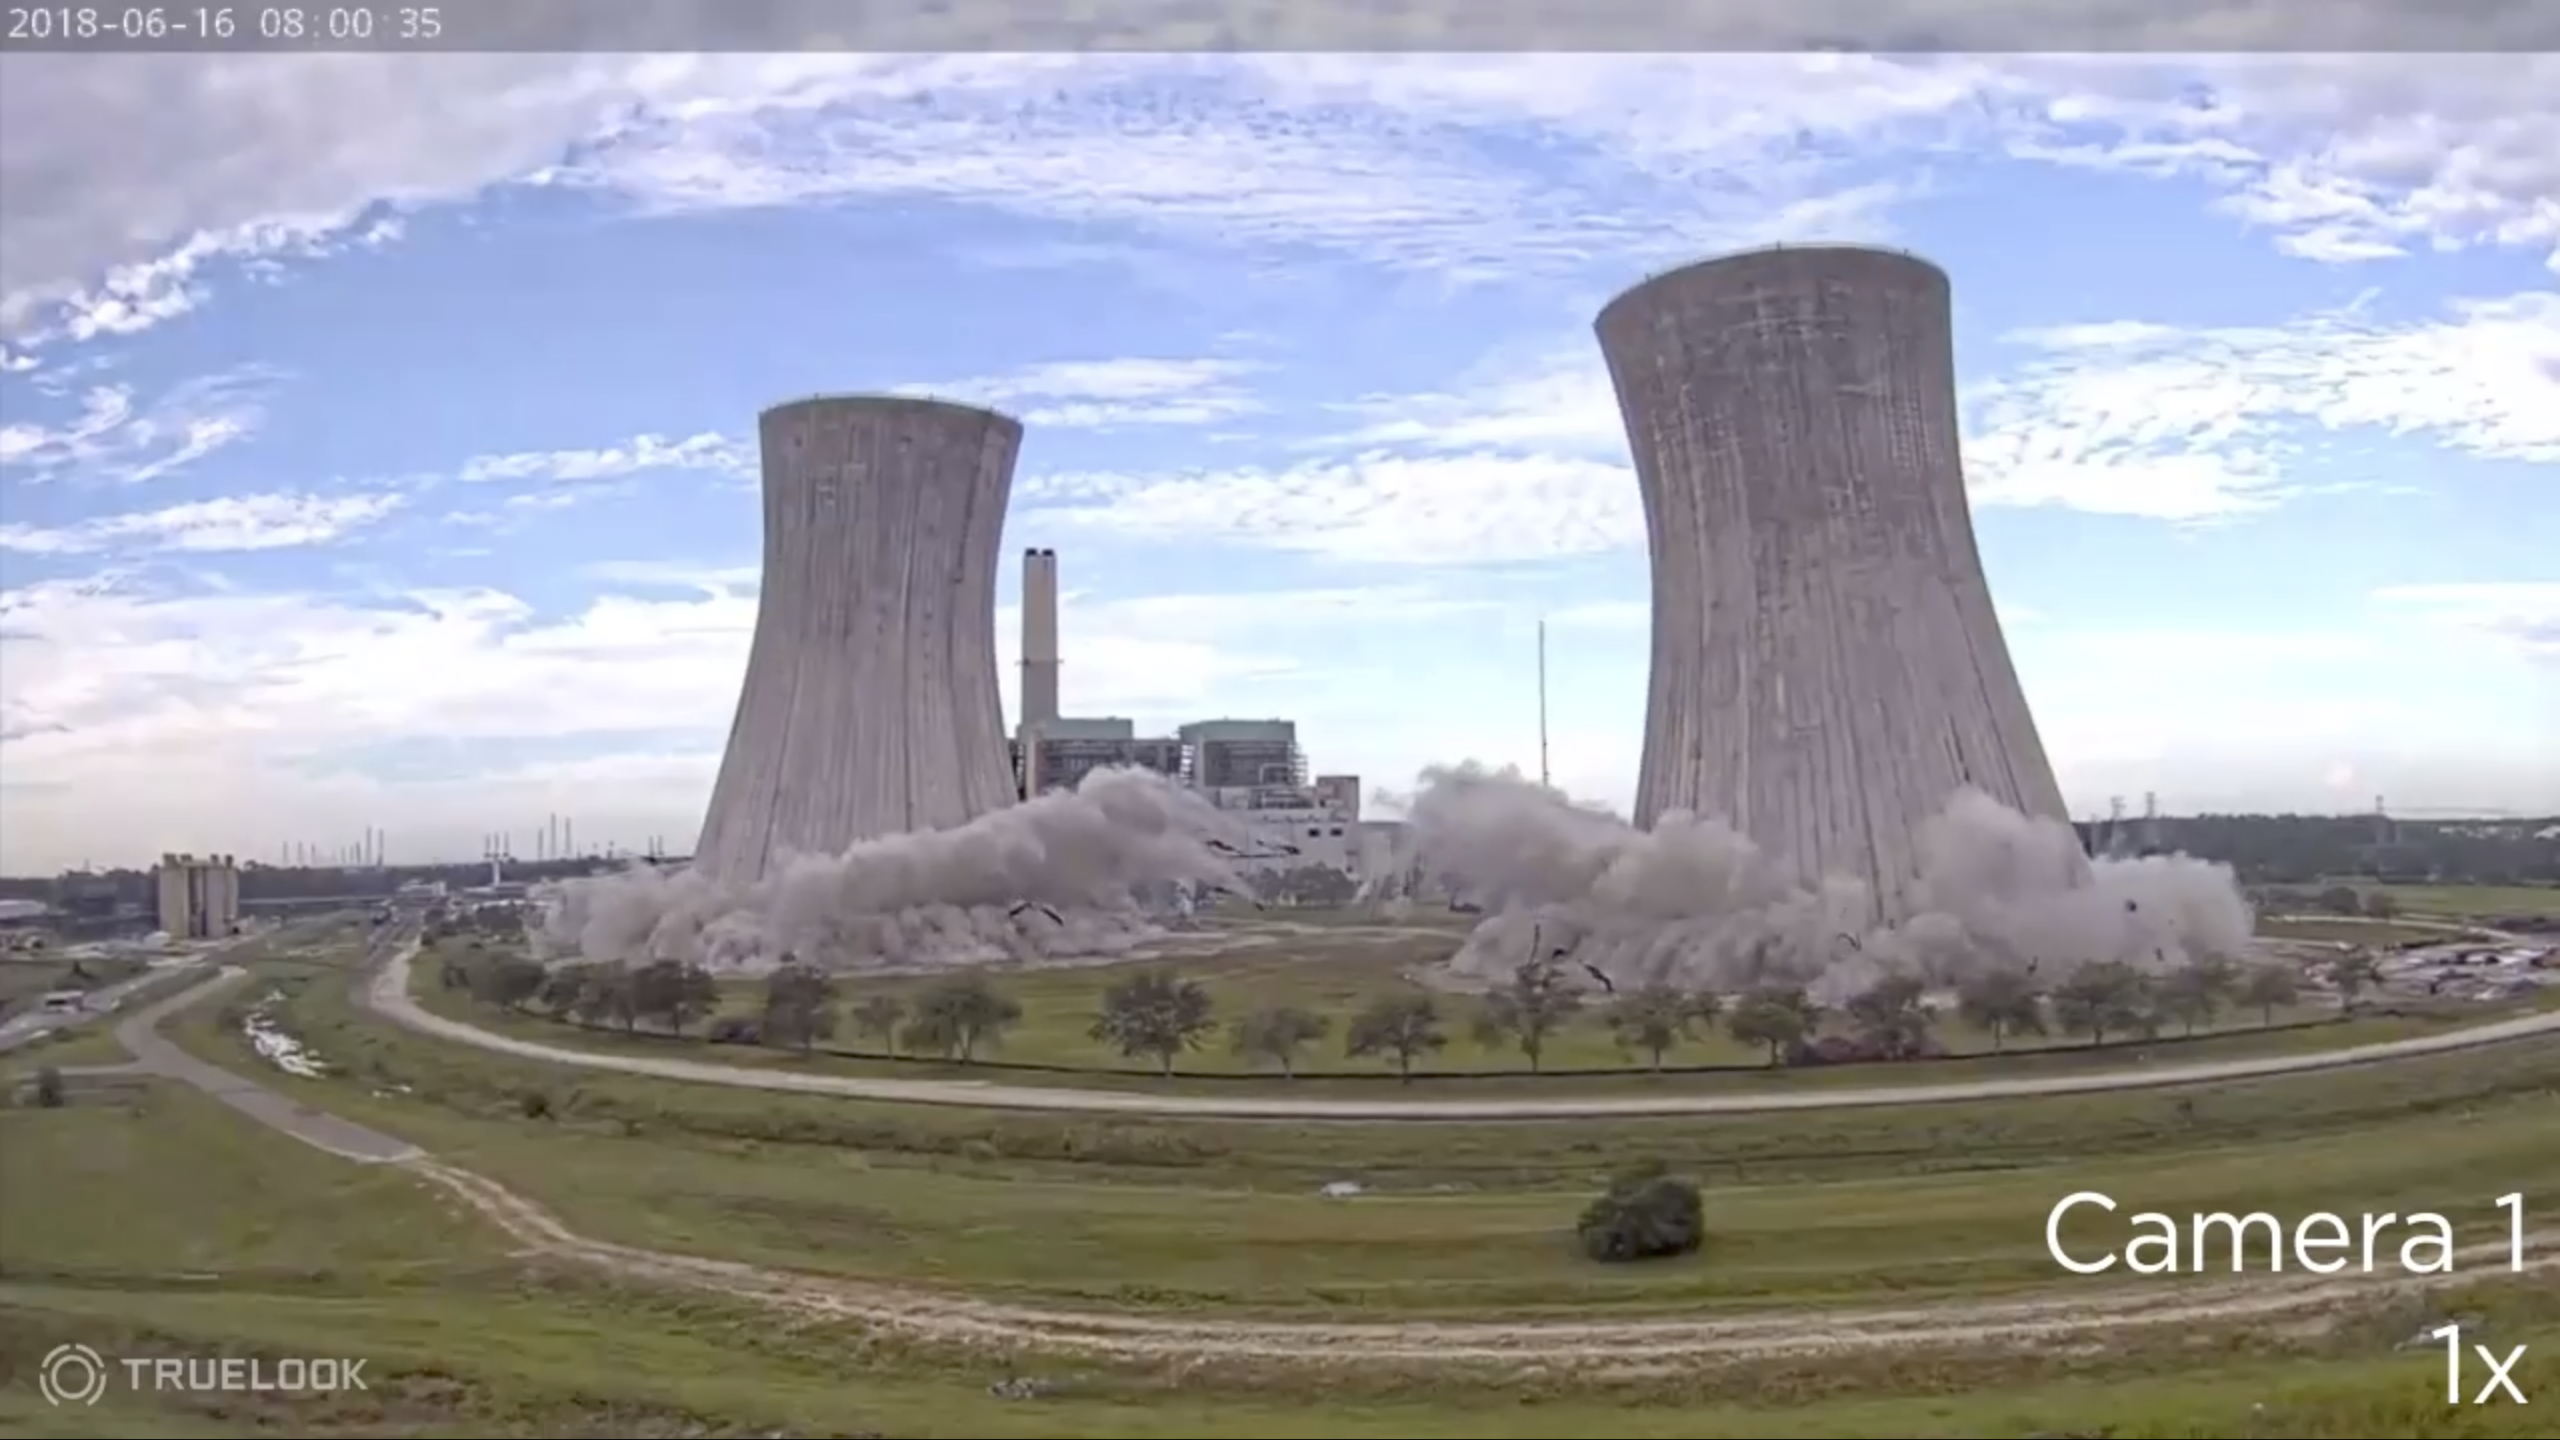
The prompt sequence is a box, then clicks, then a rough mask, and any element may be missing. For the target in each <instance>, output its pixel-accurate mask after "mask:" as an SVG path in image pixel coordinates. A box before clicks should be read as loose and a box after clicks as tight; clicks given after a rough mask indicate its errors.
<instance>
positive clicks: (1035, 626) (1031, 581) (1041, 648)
mask: <svg viewBox="0 0 2560 1440" xmlns="http://www.w3.org/2000/svg"><path fill="white" fill-rule="evenodd" d="M1057 718H1058V552H1057V551H1055V550H1025V551H1023V552H1022V726H1023V729H1024V731H1025V732H1026V733H1027V732H1029V731H1030V730H1031V729H1033V728H1034V727H1037V726H1041V725H1046V724H1048V723H1049V722H1050V721H1052V720H1055V719H1057Z"/></svg>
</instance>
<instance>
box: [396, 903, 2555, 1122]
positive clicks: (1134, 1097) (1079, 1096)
mask: <svg viewBox="0 0 2560 1440" xmlns="http://www.w3.org/2000/svg"><path fill="white" fill-rule="evenodd" d="M415 954H416V950H415V948H414V947H412V946H403V947H402V948H401V949H400V950H398V951H396V952H395V953H393V954H392V955H391V956H390V958H389V960H388V961H387V962H386V963H384V964H382V965H381V966H380V967H379V968H378V969H376V970H375V971H374V972H373V976H372V978H371V980H369V981H368V982H366V983H364V984H362V985H359V986H358V987H357V991H356V1000H357V1003H358V1004H359V1005H360V1006H361V1007H362V1008H364V1009H366V1010H370V1011H372V1012H373V1013H374V1014H376V1015H379V1016H381V1017H382V1018H384V1019H386V1020H390V1021H392V1022H394V1023H395V1024H398V1025H401V1026H404V1027H406V1028H407V1029H410V1030H414V1031H416V1032H417V1033H419V1034H421V1035H427V1036H432V1037H434V1038H436V1039H439V1040H450V1041H454V1042H456V1043H459V1044H463V1045H473V1046H477V1047H479V1048H480V1049H483V1050H490V1051H495V1052H497V1053H500V1054H504V1055H513V1056H517V1057H519V1058H521V1059H526V1060H540V1061H544V1062H547V1063H549V1064H554V1065H577V1066H583V1067H585V1068H587V1069H590V1070H612V1071H617V1072H620V1073H622V1074H626V1075H647V1076H653V1077H656V1078H658V1079H663V1080H685V1081H692V1082H695V1083H699V1084H705V1085H733V1086H737V1087H739V1088H742V1089H749V1090H790V1091H797V1092H800V1093H802V1094H811V1095H835V1096H840V1097H843V1098H845V1099H851V1100H879V1101H888V1102H892V1103H895V1104H902V1105H959V1106H967V1107H973V1108H976V1109H993V1110H1047V1111H1070V1112H1076V1113H1086V1114H1117V1115H1161V1116H1184V1117H1197V1118H1203V1119H1223V1120H1298V1121H1307V1120H1357V1121H1380V1120H1424V1121H1449V1120H1497V1121H1498V1120H1584V1119H1597V1118H1603V1117H1627V1116H1647V1115H1654V1116H1661V1115H1758V1114H1769V1113H1774V1112H1779V1111H1801V1110H1846V1109H1871V1108H1874V1107H1878V1106H1891V1105H1934V1104H1940V1103H1943V1102H1946V1101H1950V1100H1957V1101H1961V1100H2006V1099H2017V1098H2022V1097H2032V1096H2040V1095H2086V1094H2091V1093H2095V1092H2101V1091H2110V1090H2147V1089H2157V1088H2160V1087H2162V1086H2168V1085H2196V1084H2205V1083H2210V1082H2213V1081H2221V1080H2251V1079H2256V1078H2259V1077H2261V1076H2267V1075H2294V1074H2302V1073H2306V1072H2311V1071H2319V1070H2341V1069H2345V1068H2347V1067H2349V1066H2353V1065H2372V1064H2377V1063H2379V1062H2382V1061H2386V1060H2405V1059H2410V1058H2413V1057H2416V1056H2421V1055H2443V1054H2449V1053H2452V1052H2455V1051H2460V1050H2472V1049H2477V1048H2479V1047H2481V1046H2484V1045H2497V1044H2502V1043H2504V1042H2506V1041H2509V1040H2522V1039H2526V1038H2529V1037H2532V1036H2538V1035H2551V1034H2560V1011H2552V1012H2547V1013H2543V1014H2536V1015H2527V1016H2523V1017H2520V1018H2518V1019H2513V1020H2504V1021H2499V1022H2497V1023H2494V1024H2488V1025H2472V1026H2465V1027H2463V1028H2462V1029H2459V1030H2452V1031H2447V1032H2444V1033H2442V1034H2436V1035H2422V1036H2418V1037H2416V1038H2414V1039H2409V1040H2392V1041H2386V1042H2383V1043H2381V1044H2374V1045H2358V1046H2354V1047H2352V1048H2349V1049H2341V1050H2321V1051H2313V1052H2310V1053H2307V1054H2301V1055H2267V1056H2260V1057H2257V1058H2254V1059H2245V1060H2216V1061H2207V1062H2203V1063H2198V1064H2188V1065H2146V1066H2142V1067H2139V1068H2126V1069H2121V1070H2100V1071H2093V1072H2089V1073H2085V1074H2079V1075H2048V1076H2037V1077H2030V1078H2021V1079H2016V1080H1968V1081H1962V1082H1958V1083H1954V1084H1944V1085H1896V1086H1890V1087H1887V1086H1875V1087H1869V1088H1848V1087H1826V1088H1823V1089H1820V1090H1806V1091H1800V1092H1797V1093H1793V1094H1788V1093H1783V1092H1778V1093H1769V1092H1763V1093H1755V1094H1741V1095H1589V1096H1559V1097H1548V1098H1544V1099H1524V1098H1502V1099H1483V1100H1346V1099H1343V1098H1340V1097H1338V1096H1306V1097H1303V1098H1302V1097H1297V1096H1279V1095H1271V1096H1253V1095H1171V1094H1156V1093H1151V1092H1147V1091H1126V1090H1086V1089H1076V1088H1073V1087H1069V1086H1040V1085H1008V1084H1004V1083H1001V1082H997V1081H983V1080H897V1079H890V1078H887V1077H884V1076H868V1075H812V1074H804V1073H799V1072H795V1071H787V1070H757V1069H752V1068H748V1067H745V1066H738V1065H722V1064H716V1063H713V1062H710V1061H704V1060H678V1059H662V1058H660V1057H657V1056H653V1055H616V1054H608V1053H604V1052H601V1051H593V1050H576V1049H570V1048H568V1047H565V1046H560V1045H545V1044H543V1043H541V1042H540V1041H536V1040H523V1039H518V1038H517V1037H515V1036H512V1035H500V1034H497V1033H496V1032H494V1031H489V1030H483V1029H481V1028H480V1027H479V1026H477V1025H472V1024H469V1023H467V1022H464V1021H461V1020H455V1019H452V1018H449V1017H447V1016H443V1015H438V1014H436V1013H434V1012H433V1011H431V1010H428V1009H427V1008H425V1007H424V1006H422V1005H420V1004H419V1003H418V1002H417V1001H416V1000H415V999H413V998H411V996H410V994H409V962H410V961H411V959H412V958H414V956H415Z"/></svg>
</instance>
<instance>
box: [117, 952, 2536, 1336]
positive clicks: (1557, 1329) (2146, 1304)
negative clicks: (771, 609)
mask: <svg viewBox="0 0 2560 1440" xmlns="http://www.w3.org/2000/svg"><path fill="white" fill-rule="evenodd" d="M385 948H387V947H384V946H382V945H381V944H380V942H377V945H376V948H375V951H374V954H375V958H383V954H382V952H383V949H385ZM386 968H387V969H396V968H398V967H386ZM240 978H242V977H241V975H240V972H238V971H237V970H233V971H229V972H227V973H225V974H222V975H219V976H216V977H214V978H213V979H211V980H209V981H207V982H205V983H203V984H199V985H197V986H195V987H193V988H191V989H189V990H187V991H186V992H184V993H183V994H180V995H176V996H172V997H169V998H168V999H165V1000H162V1001H160V1002H159V1003H157V1004H154V1005H151V1006H149V1007H148V1008H146V1009H144V1010H143V1011H141V1012H139V1013H137V1014H135V1015H133V1016H131V1017H129V1018H128V1019H127V1020H126V1021H125V1023H124V1024H122V1025H120V1026H119V1027H118V1033H119V1038H121V1039H123V1040H124V1041H125V1043H126V1044H127V1045H128V1046H130V1047H131V1048H132V1050H133V1051H134V1053H135V1055H136V1057H137V1058H136V1063H135V1065H134V1067H133V1068H134V1069H136V1070H141V1071H147V1072H150V1073H153V1074H157V1075H160V1076H163V1077H165V1078H168V1079H172V1080H176V1081H180V1082H182V1083H185V1084H189V1085H193V1086H195V1087H196V1088H198V1089H200V1090H204V1091H206V1092H207V1093H209V1094H212V1095H215V1096H216V1097H217V1098H220V1099H221V1100H223V1101H224V1102H225V1103H227V1104H229V1105H230V1106H231V1107H232V1108H233V1109H234V1110H236V1111H238V1112H239V1113H240V1114H241V1115H243V1116H245V1117H247V1118H249V1119H251V1120H255V1121H257V1122H259V1123H260V1124H263V1125H266V1126H268V1127H270V1128H272V1129H275V1130H277V1131H279V1132H281V1133H284V1134H287V1135H290V1136H292V1137H294V1138H295V1139H298V1140H301V1141H303V1142H304V1143H305V1144H309V1145H314V1146H317V1147H319V1148H321V1149H324V1150H327V1151H329V1152H330V1153H332V1154H335V1155H339V1156H341V1157H344V1158H346V1159H349V1160H354V1161H359V1162H363V1163H371V1164H389V1165H396V1166H399V1167H400V1168H402V1169H404V1170H407V1171H409V1172H410V1173H412V1174H415V1175H417V1176H419V1177H420V1178H421V1179H422V1180H425V1181H427V1182H429V1183H431V1184H433V1185H435V1186H437V1187H439V1188H441V1189H443V1190H445V1191H447V1192H448V1193H450V1194H452V1195H453V1196H455V1197H456V1198H457V1199H459V1200H460V1201H462V1203H464V1204H465V1205H468V1206H469V1207H470V1208H471V1209H472V1210H473V1211H474V1212H475V1213H477V1214H478V1215H480V1216H482V1217H483V1218H485V1219H487V1220H488V1221H489V1222H490V1223H491V1224H493V1225H496V1226H497V1227H498V1228H499V1229H501V1230H502V1231H504V1232H505V1233H506V1234H507V1235H508V1236H509V1237H511V1238H512V1239H513V1240H514V1241H515V1242H516V1243H517V1244H518V1245H519V1246H521V1247H523V1248H524V1249H525V1250H526V1251H527V1252H529V1253H531V1254H535V1255H541V1256H547V1257H551V1258H554V1259H558V1260H563V1261H569V1262H574V1263H577V1264H583V1265H588V1266H593V1267H595V1268H597V1269H600V1270H604V1271H606V1272H608V1273H611V1274H614V1275H617V1276H620V1277H623V1278H626V1279H630V1280H635V1281H640V1282H644V1283H651V1284H659V1285H672V1286H681V1287H686V1288H691V1289H696V1290H702V1291H709V1292H713V1293H717V1294H720V1295H723V1296H728V1297H731V1298H734V1299H740V1300H745V1301H749V1302H752V1303H755V1304H760V1305H766V1306H771V1307H774V1308H777V1309H780V1310H784V1311H788V1312H793V1313H796V1314H800V1315H804V1316H808V1317H811V1318H824V1319H829V1320H838V1321H847V1322H852V1323H857V1324H861V1325H866V1326H873V1327H878V1328H881V1329H885V1330H890V1331H896V1332H901V1333H905V1334H908V1335H911V1336H914V1337H915V1338H917V1339H920V1340H926V1341H931V1342H934V1343H939V1344H957V1345H963V1346H972V1347H983V1348H989V1349H999V1350H1008V1351H1010V1350H1021V1349H1032V1350H1041V1351H1048V1352H1052V1353H1068V1354H1078V1355H1086V1356H1092V1357H1096V1358H1106V1359H1115V1360H1124V1361H1145V1362H1168V1361H1169V1362H1175V1363H1193V1362H1206V1361H1248V1362H1252V1363H1256V1364H1266V1365H1267V1364H1279V1363H1290V1362H1306V1363H1314V1364H1319V1365H1333V1366H1339V1365H1345V1364H1372V1365H1388V1366H1401V1367H1411V1366H1423V1365H1437V1366H1459V1367H1464V1366H1503V1367H1508V1368H1511V1369H1517V1368H1519V1367H1522V1366H1552V1367H1558V1368H1566V1369H1580V1370H1591V1369H1604V1370H1605V1369H1626V1368H1641V1367H1645V1366H1650V1365H1659V1364H1662V1363H1664V1362H1667V1361H1674V1360H1681V1359H1688V1360H1701V1359H1710V1358H1725V1359H1748V1358H1751V1357H1755V1356H1775V1355H1787V1354H1804V1353H1819V1352H1825V1351H1839V1350H1875V1349H1893V1348H1916V1347H1933V1346H1947V1345H1979V1344H1985V1343H1989V1344H2008V1345H2020V1346H2029V1345H2037V1344H2051V1343H2066V1344H2067V1343H2073V1342H2075V1341H2085V1340H2086V1339H2088V1338H2090V1337H2094V1336H2098V1335H2102V1334H2106V1333H2110V1332H2117V1331H2121V1330H2123V1329H2125V1328H2128V1327H2134V1326H2144V1327H2153V1326H2178V1325H2194V1324H2199V1323H2205V1322H2213V1321H2228V1320H2242V1319H2252V1318H2258V1317H2270V1316H2279V1315H2293V1314H2306V1313H2309V1314H2317V1313H2320V1312H2324V1311H2330V1310H2334V1309H2337V1308H2339V1307H2341V1306H2344V1305H2348V1304H2351V1303H2358V1302H2371V1301H2375V1300H2380V1299H2383V1298H2386V1297H2388V1296H2390V1295H2392V1294H2394V1293H2408V1292H2419V1291H2425V1290H2429V1289H2435V1288H2440V1287H2442V1286H2445V1285H2448V1284H2458V1283H2462V1282H2464V1281H2468V1280H2472V1279H2476V1278H2481V1277H2485V1276H2491V1275H2495V1274H2498V1273H2505V1272H2506V1253H2505V1251H2504V1249H2503V1247H2501V1246H2477V1247H2472V1248H2471V1249H2468V1250H2466V1251H2464V1252H2463V1253H2462V1255H2461V1256H2460V1257H2459V1258H2458V1260H2457V1262H2456V1266H2455V1268H2454V1270H2453V1271H2451V1272H2450V1273H2448V1274H2446V1275H2440V1276H2414V1277H2413V1276H2405V1275H2398V1274H2391V1275H2356V1276H2346V1277H2336V1278H2329V1277H2320V1276H2290V1275H2284V1276H2278V1275H2269V1276H2263V1277H2254V1278H2249V1279H2236V1280H2235V1279H2227V1278H2226V1279H2213V1280H2206V1279H2201V1278H2198V1279H2193V1280H2168V1281H2164V1282H2158V1283H2154V1284H2152V1285H2149V1286H2145V1287H2142V1288H2138V1289H2136V1288H2130V1287H2124V1286H2108V1285H2106V1284H2104V1283H2103V1282H2087V1283H2085V1284H2083V1285H2056V1286H2054V1287H2052V1288H2051V1289H2049V1290H2046V1291H2044V1292H2042V1293H2039V1294H2036V1295H2032V1296H2017V1297H2010V1298H2006V1299H1999V1300H1979V1301H1959V1302H1950V1303H1947V1304H1943V1305H1935V1306H1903V1307H1897V1308H1892V1309H1866V1310H1847V1309H1843V1310H1788V1311H1775V1312H1762V1313H1757V1314H1753V1313H1738V1314H1727V1315H1719V1316H1714V1317H1710V1318H1695V1319H1691V1318H1640V1319H1633V1318H1631V1319H1608V1320H1569V1319H1559V1320H1546V1321H1531V1322H1519V1323H1504V1322H1496V1321H1482V1322H1477V1321H1431V1320H1410V1321H1382V1322H1368V1323H1361V1322H1338V1323H1337V1322H1326V1321H1282V1320H1242V1319H1218V1318H1214V1317H1207V1316H1200V1315H1190V1314H1183V1315H1163V1316H1156V1315H1147V1314H1144V1313H1129V1312H1114V1311H1079V1310H1066V1309H1048V1308H1042V1307H1037V1306H1026V1305H1013V1304H1005V1303H1001V1302H997V1301H990V1300H977V1299H971V1298H969V1297H968V1296H965V1295H959V1294H954V1293H950V1292H944V1291H935V1290H928V1289H919V1288H911V1287H903V1286H891V1285H878V1284H867V1283H864V1282H862V1281H857V1280H846V1279H838V1278H834V1277H828V1276H820V1275H809V1274H802V1273H797V1272H791V1271H783V1270H774V1269H768V1268H763V1267H759V1266H754V1265H748V1264H743V1263H740V1262H737V1261H727V1260H714V1259H708V1258H704V1257H701V1256H693V1255H675V1254H669V1253H666V1252H662V1251H656V1250H647V1249H642V1248H639V1247H637V1246H631V1245H623V1244H618V1243H615V1242H613V1241H608V1240H598V1239H593V1238H590V1237H588V1236H584V1235H580V1234H578V1233H576V1232H575V1231H573V1230H571V1229H570V1228H569V1227H568V1226H567V1225H565V1224H563V1223H562V1222H561V1221H560V1219H559V1218H558V1217H556V1216H554V1215H553V1214H551V1213H550V1212H549V1211H548V1210H545V1209H544V1208H542V1207H541V1206H540V1205H539V1204H537V1203H535V1202H534V1201H532V1200H529V1199H527V1198H525V1197H524V1196H521V1195H518V1194H516V1193H515V1192H513V1191H511V1190H509V1189H507V1188H506V1187H505V1186H503V1185H501V1184H499V1183H498V1182H497V1181H495V1180H492V1179H490V1178H488V1177H487V1176H484V1175H479V1174H475V1173H473V1172H472V1171H469V1170H465V1169H462V1168H461V1167H459V1166H456V1165H453V1164H449V1163H447V1162H445V1161H442V1160H439V1159H436V1158H435V1157H433V1156H431V1155H428V1154H425V1153H424V1152H422V1151H420V1150H418V1149H417V1148H415V1147H414V1146H411V1145H409V1144H408V1143H407V1142H405V1141H402V1140H399V1139H396V1138H394V1137H391V1136H387V1135H382V1134H380V1133H379V1132H376V1131H372V1130H369V1129H367V1128H365V1127H363V1126H360V1125H357V1124H355V1123H354V1122H352V1121H349V1120H346V1119H344V1118H342V1117H340V1116H336V1115H333V1114H330V1113H329V1112H327V1111H325V1110H320V1109H316V1108H314V1107H312V1106H309V1105H305V1104H301V1103H299V1102H298V1101H297V1100H295V1099H292V1098H289V1097H287V1096H286V1095H284V1094H283V1093H282V1092H280V1091H277V1090H274V1089H271V1088H270V1087H268V1086H266V1085H263V1084H260V1083H259V1082H258V1081H257V1080H255V1079H253V1078H251V1077H249V1076H246V1075H242V1074H238V1073H236V1072H234V1071H231V1070H229V1069H226V1068H223V1067H220V1066H216V1065H211V1064H208V1063H207V1062H205V1061H203V1060H200V1059H198V1058H196V1057H195V1056H193V1055H190V1054H188V1053H186V1052H184V1051H182V1050H180V1049H179V1048H178V1047H177V1046H175V1045H174V1044H172V1043H171V1042H169V1041H168V1040H167V1039H165V1038H164V1037H162V1036H161V1035H160V1034H159V1033H158V1027H159V1025H160V1024H161V1022H162V1021H164V1020H165V1019H166V1018H167V1017H169V1016H170V1015H173V1014H175V1013H177V1012H178V1011H180V1010H182V1009H184V1008H185V1007H187V1006H189V1005H194V1004H199V1003H202V1002H203V1001H205V1000H208V999H210V998H211V997H213V996H214V995H217V994H220V993H222V992H223V991H224V990H226V989H228V988H230V987H231V986H232V985H233V984H236V983H237V982H238V981H239V979H240ZM2526 1241H2527V1246H2526V1251H2527V1255H2528V1257H2529V1260H2528V1263H2527V1265H2526V1266H2525V1267H2524V1271H2523V1272H2521V1273H2533V1274H2542V1273H2548V1272H2552V1271H2555V1270H2560V1231H2550V1232H2543V1233H2538V1234H2534V1235H2530V1236H2527V1237H2526Z"/></svg>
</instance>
